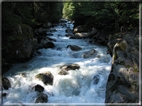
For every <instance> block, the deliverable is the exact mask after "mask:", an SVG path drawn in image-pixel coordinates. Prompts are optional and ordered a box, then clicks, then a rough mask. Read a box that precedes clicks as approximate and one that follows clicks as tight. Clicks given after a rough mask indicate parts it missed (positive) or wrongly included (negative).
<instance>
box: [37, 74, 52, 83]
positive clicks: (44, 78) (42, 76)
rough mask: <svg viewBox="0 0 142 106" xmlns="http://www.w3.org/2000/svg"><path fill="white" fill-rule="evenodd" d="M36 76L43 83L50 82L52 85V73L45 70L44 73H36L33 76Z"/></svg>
mask: <svg viewBox="0 0 142 106" xmlns="http://www.w3.org/2000/svg"><path fill="white" fill-rule="evenodd" d="M35 77H36V78H38V79H39V80H41V81H42V82H43V83H44V84H45V85H47V84H50V85H52V84H53V79H54V77H53V75H52V73H51V72H49V71H48V72H46V73H40V74H37V75H36V76H35Z"/></svg>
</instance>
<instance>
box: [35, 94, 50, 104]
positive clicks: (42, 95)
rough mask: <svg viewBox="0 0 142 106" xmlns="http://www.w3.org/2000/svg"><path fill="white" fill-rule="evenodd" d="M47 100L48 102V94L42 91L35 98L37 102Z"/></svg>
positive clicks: (45, 101)
mask: <svg viewBox="0 0 142 106" xmlns="http://www.w3.org/2000/svg"><path fill="white" fill-rule="evenodd" d="M47 102H48V96H47V95H46V94H44V93H40V94H39V95H38V97H37V98H36V100H35V103H47Z"/></svg>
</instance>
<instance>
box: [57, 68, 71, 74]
mask: <svg viewBox="0 0 142 106" xmlns="http://www.w3.org/2000/svg"><path fill="white" fill-rule="evenodd" d="M58 74H59V75H67V74H69V73H68V72H67V71H66V70H63V69H62V70H61V71H60V72H59V73H58Z"/></svg>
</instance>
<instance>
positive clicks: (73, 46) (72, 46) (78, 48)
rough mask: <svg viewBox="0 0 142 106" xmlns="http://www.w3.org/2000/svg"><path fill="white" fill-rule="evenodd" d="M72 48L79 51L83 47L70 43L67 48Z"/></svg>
mask: <svg viewBox="0 0 142 106" xmlns="http://www.w3.org/2000/svg"><path fill="white" fill-rule="evenodd" d="M68 47H69V48H70V49H71V50H72V51H79V50H81V49H82V48H81V47H79V46H77V45H68V46H67V48H68Z"/></svg>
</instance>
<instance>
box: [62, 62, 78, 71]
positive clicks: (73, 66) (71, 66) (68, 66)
mask: <svg viewBox="0 0 142 106" xmlns="http://www.w3.org/2000/svg"><path fill="white" fill-rule="evenodd" d="M79 68H80V66H79V65H78V64H72V63H71V64H65V65H63V66H61V67H60V69H62V70H66V71H69V70H76V69H79Z"/></svg>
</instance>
